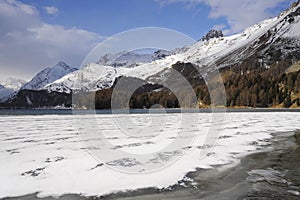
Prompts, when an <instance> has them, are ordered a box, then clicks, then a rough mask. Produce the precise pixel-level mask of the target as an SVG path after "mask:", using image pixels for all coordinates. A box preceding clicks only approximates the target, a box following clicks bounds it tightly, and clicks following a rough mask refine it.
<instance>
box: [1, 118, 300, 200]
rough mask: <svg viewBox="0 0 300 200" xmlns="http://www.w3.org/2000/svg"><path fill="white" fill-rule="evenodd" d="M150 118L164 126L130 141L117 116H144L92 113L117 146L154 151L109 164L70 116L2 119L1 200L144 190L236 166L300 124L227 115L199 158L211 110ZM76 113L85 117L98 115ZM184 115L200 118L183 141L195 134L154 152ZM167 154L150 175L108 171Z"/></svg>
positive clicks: (157, 159)
mask: <svg viewBox="0 0 300 200" xmlns="http://www.w3.org/2000/svg"><path fill="white" fill-rule="evenodd" d="M185 115H186V116H185ZM195 115H197V116H195ZM155 116H156V117H158V118H162V119H167V121H166V122H165V123H164V124H165V125H164V127H163V128H162V129H161V130H162V131H160V132H159V134H157V135H154V136H153V137H143V138H133V137H131V136H130V135H128V136H127V137H126V135H125V136H124V135H123V136H122V137H120V134H119V133H118V131H120V128H119V126H117V125H116V124H115V122H116V118H119V119H123V120H134V123H136V124H137V126H139V123H140V125H143V126H146V125H147V122H146V121H145V120H144V119H146V118H147V117H148V115H147V114H132V115H130V116H128V115H125V114H119V115H112V114H100V115H96V119H97V123H98V124H99V128H100V129H101V130H102V131H104V132H105V134H106V136H107V138H108V139H109V140H110V141H111V144H113V145H114V147H115V150H116V151H117V150H123V151H126V152H141V153H143V151H145V152H148V151H153V152H154V154H153V158H150V159H149V160H148V161H139V160H136V161H134V160H133V159H130V158H120V159H119V160H115V159H113V160H111V161H108V162H106V163H102V162H99V161H97V160H96V159H95V157H94V156H92V155H91V154H90V153H91V152H93V150H95V149H96V148H105V147H95V146H89V144H90V143H89V142H87V141H84V140H87V138H84V137H80V136H79V135H78V132H77V128H76V127H78V126H76V125H75V123H76V121H74V118H73V116H72V115H26V116H3V115H2V116H0V124H1V126H0V163H1V165H0V180H1V181H0V188H1V189H0V198H2V197H8V196H20V195H25V194H31V193H35V192H38V194H39V196H49V195H51V196H60V195H62V194H70V193H74V194H82V195H86V196H91V195H92V196H93V195H96V196H99V195H103V194H109V193H112V192H117V191H128V190H134V189H139V188H146V187H157V188H167V187H169V186H170V185H174V184H177V183H178V181H180V180H182V179H184V178H185V175H186V174H187V173H188V172H191V171H195V170H196V169H198V168H213V167H214V166H216V165H223V164H224V165H232V164H235V163H238V161H239V159H240V158H241V156H244V155H246V154H249V153H251V152H254V151H257V150H259V149H261V148H262V147H261V145H265V144H266V143H268V139H270V138H271V137H272V136H271V134H272V133H275V132H288V131H294V130H296V129H299V128H300V124H299V120H300V113H292V112H278V113H277V112H263V113H259V112H256V113H255V112H251V113H227V114H226V118H225V121H224V123H223V124H224V125H223V128H222V129H221V130H219V131H220V135H218V136H217V137H218V139H217V140H216V144H215V146H214V147H212V148H211V150H210V152H209V153H208V154H207V155H206V156H205V157H200V152H201V150H203V149H205V148H209V147H208V146H205V145H203V141H201V139H203V137H201V136H203V134H205V133H206V131H207V130H208V128H209V127H210V125H211V114H209V113H200V114H195V113H194V114H191V113H190V114H189V113H185V114H182V115H181V114H155ZM76 117H77V118H78V117H79V118H81V120H82V121H88V120H91V119H93V118H94V117H95V116H94V115H82V116H76ZM182 117H191V118H193V117H196V118H197V117H199V123H198V124H192V123H191V124H187V125H186V126H184V127H190V128H188V129H186V130H183V133H184V134H183V135H182V139H186V138H185V137H184V135H185V134H186V135H189V136H191V135H195V136H200V137H198V139H196V140H193V141H192V143H191V144H189V145H188V146H186V147H184V148H182V147H180V148H179V149H177V151H173V153H170V152H161V153H157V154H155V151H158V150H159V149H163V147H164V146H166V145H169V144H170V143H172V141H173V140H174V138H176V136H177V134H176V132H177V131H178V129H179V126H178V124H179V122H180V120H181V118H182ZM192 122H193V121H192ZM193 123H194V122H193ZM129 128H130V127H129ZM88 150H89V151H88ZM172 156H178V160H176V162H174V163H172V164H171V165H169V166H166V167H164V168H161V169H160V170H156V171H154V172H152V173H134V174H132V173H124V172H122V171H118V170H114V169H113V166H114V165H118V167H120V168H122V167H123V168H124V170H126V169H128V168H131V167H135V165H137V164H138V165H141V166H144V167H145V168H147V166H151V165H153V163H159V162H160V163H163V162H167V161H168V158H170V157H172Z"/></svg>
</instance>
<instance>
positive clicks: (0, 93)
mask: <svg viewBox="0 0 300 200" xmlns="http://www.w3.org/2000/svg"><path fill="white" fill-rule="evenodd" d="M14 92H15V90H14V89H12V88H5V87H4V86H3V85H0V102H3V101H5V100H6V99H7V98H8V97H10V96H11V95H12V94H13V93H14Z"/></svg>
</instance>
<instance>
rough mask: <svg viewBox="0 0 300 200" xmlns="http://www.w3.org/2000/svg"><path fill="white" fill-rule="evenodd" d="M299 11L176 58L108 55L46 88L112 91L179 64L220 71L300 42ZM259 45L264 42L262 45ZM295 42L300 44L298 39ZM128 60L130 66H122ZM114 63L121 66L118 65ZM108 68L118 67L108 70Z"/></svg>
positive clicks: (161, 53) (215, 39)
mask: <svg viewBox="0 0 300 200" xmlns="http://www.w3.org/2000/svg"><path fill="white" fill-rule="evenodd" d="M299 10H300V9H299V3H298V4H296V5H294V6H293V7H292V8H291V9H289V10H288V11H285V12H283V13H281V14H280V15H279V16H277V17H275V18H271V19H267V20H265V21H262V22H260V23H257V24H255V25H254V26H252V27H249V28H247V29H245V30H244V31H243V32H242V33H239V34H236V35H232V36H227V37H221V35H222V34H221V33H220V32H218V37H212V38H208V40H204V41H199V42H197V43H196V44H194V45H192V46H190V47H188V48H185V49H184V51H181V52H179V53H178V52H177V53H176V54H172V52H164V51H158V52H156V53H154V55H152V56H151V57H149V55H147V56H145V55H138V56H137V55H136V54H134V53H128V52H122V53H120V54H122V56H120V55H106V56H104V57H102V58H101V59H100V61H99V62H98V63H94V64H89V65H88V66H86V67H84V68H83V69H81V70H79V71H77V72H75V73H71V74H69V75H67V76H65V77H63V78H61V79H59V80H57V81H55V82H54V83H50V84H49V85H47V86H46V87H45V88H46V89H48V91H59V92H70V91H72V90H78V89H84V90H87V91H94V90H97V89H103V88H108V87H111V86H112V84H113V82H114V80H115V78H116V77H118V76H121V75H123V76H129V77H136V78H141V79H143V80H146V79H147V78H149V77H151V76H153V75H155V74H159V73H160V72H163V71H164V72H165V70H166V69H168V68H170V67H171V66H172V65H173V64H175V63H177V62H183V63H194V64H198V65H200V66H203V65H208V64H209V63H212V62H215V63H216V65H217V67H219V68H222V67H225V66H227V65H229V64H233V63H238V62H240V61H241V60H243V59H245V58H247V57H249V56H251V55H253V54H255V53H256V54H258V52H259V54H261V55H262V56H263V54H264V51H262V48H263V46H266V45H270V44H274V43H275V42H278V41H282V40H283V39H284V38H295V37H296V38H300V17H299V15H300V11H299ZM267 36H268V37H267ZM263 38H265V39H266V38H267V41H263ZM259 41H261V42H260V43H259ZM295 41H299V40H298V39H296V40H295ZM292 44H295V42H293V43H292ZM289 45H291V44H289ZM282 48H284V47H282ZM287 49H288V48H287ZM290 50H291V49H290ZM285 51H288V50H285ZM155 56H156V57H155ZM125 60H127V61H126V62H127V63H125V64H124V65H122V64H120V63H122V62H123V61H125ZM114 61H118V62H115V63H114ZM137 62H142V63H143V62H144V64H139V65H135V66H134V67H132V68H127V66H128V63H131V64H132V63H137ZM117 63H119V64H120V65H119V64H117ZM105 65H106V66H105ZM107 65H110V66H118V67H108V66H107Z"/></svg>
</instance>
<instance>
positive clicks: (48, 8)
mask: <svg viewBox="0 0 300 200" xmlns="http://www.w3.org/2000/svg"><path fill="white" fill-rule="evenodd" d="M44 9H45V10H46V12H47V13H48V14H49V15H56V14H57V13H58V8H56V7H53V6H46V7H44Z"/></svg>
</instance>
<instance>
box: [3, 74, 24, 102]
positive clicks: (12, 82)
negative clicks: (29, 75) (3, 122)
mask: <svg viewBox="0 0 300 200" xmlns="http://www.w3.org/2000/svg"><path fill="white" fill-rule="evenodd" d="M25 83H26V81H24V80H22V79H17V78H8V79H6V80H5V81H4V82H3V83H2V84H0V102H3V101H6V100H7V99H10V98H13V97H14V95H15V94H16V93H17V92H18V91H19V89H20V88H21V87H22V85H24V84H25Z"/></svg>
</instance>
